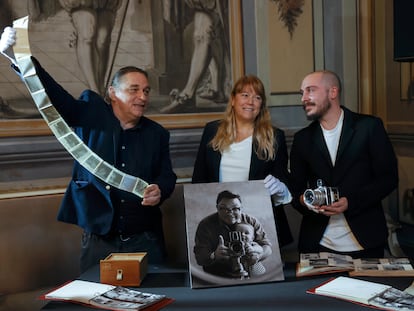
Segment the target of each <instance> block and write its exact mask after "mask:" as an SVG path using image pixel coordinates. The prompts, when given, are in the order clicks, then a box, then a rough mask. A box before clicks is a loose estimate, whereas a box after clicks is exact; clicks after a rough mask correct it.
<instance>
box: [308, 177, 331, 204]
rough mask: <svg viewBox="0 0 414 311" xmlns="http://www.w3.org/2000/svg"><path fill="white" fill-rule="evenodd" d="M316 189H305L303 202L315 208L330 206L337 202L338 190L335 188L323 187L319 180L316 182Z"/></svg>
mask: <svg viewBox="0 0 414 311" xmlns="http://www.w3.org/2000/svg"><path fill="white" fill-rule="evenodd" d="M316 185H317V188H316V189H313V190H312V189H306V190H305V192H304V193H303V200H304V201H305V202H306V203H308V204H310V205H315V206H320V205H331V204H332V203H333V202H336V201H338V200H339V190H338V188H335V187H325V186H324V185H323V182H322V180H321V179H318V180H317V182H316Z"/></svg>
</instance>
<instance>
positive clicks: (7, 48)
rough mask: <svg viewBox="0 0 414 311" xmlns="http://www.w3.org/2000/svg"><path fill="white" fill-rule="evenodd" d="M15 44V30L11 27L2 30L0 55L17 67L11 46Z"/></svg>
mask: <svg viewBox="0 0 414 311" xmlns="http://www.w3.org/2000/svg"><path fill="white" fill-rule="evenodd" d="M15 43H16V29H14V28H12V27H6V28H4V31H3V33H2V34H1V39H0V53H1V54H3V55H4V56H6V57H7V58H8V59H9V60H10V61H11V62H12V63H13V64H15V65H16V66H17V61H16V57H15V56H14V52H13V45H14V44H15Z"/></svg>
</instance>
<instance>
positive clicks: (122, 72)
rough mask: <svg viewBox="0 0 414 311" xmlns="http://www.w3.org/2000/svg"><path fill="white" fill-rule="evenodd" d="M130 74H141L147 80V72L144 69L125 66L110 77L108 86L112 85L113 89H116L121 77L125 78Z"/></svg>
mask: <svg viewBox="0 0 414 311" xmlns="http://www.w3.org/2000/svg"><path fill="white" fill-rule="evenodd" d="M130 72H139V73H142V74H143V75H144V76H145V77H146V78H147V79H148V72H146V71H145V70H144V69H141V68H138V67H135V66H126V67H122V68H121V69H119V70H118V71H117V72H115V74H114V75H113V77H112V80H111V83H110V84H109V85H112V86H114V87H117V86H118V85H119V83H120V81H121V79H122V77H123V76H125V75H126V74H127V73H130Z"/></svg>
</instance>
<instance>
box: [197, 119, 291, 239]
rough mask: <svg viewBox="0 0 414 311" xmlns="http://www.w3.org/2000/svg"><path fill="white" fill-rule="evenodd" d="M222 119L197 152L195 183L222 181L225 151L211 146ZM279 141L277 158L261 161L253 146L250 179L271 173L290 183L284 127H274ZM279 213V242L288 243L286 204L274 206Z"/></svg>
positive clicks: (207, 130)
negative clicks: (220, 171)
mask: <svg viewBox="0 0 414 311" xmlns="http://www.w3.org/2000/svg"><path fill="white" fill-rule="evenodd" d="M219 122H220V121H218V120H216V121H212V122H209V123H207V124H206V126H205V127H204V131H203V134H202V137H201V142H200V146H199V149H198V152H197V157H196V161H195V164H194V171H193V177H192V182H193V183H209V182H218V181H219V170H220V161H221V153H220V152H218V151H214V150H213V148H212V147H211V146H210V145H209V142H210V141H211V140H212V139H213V137H214V136H215V134H216V133H217V129H218V125H219ZM274 133H275V141H274V148H275V150H276V157H275V159H274V160H271V161H265V160H260V159H259V158H258V157H257V155H256V152H255V146H252V155H251V160H250V169H249V180H260V179H264V178H265V177H266V176H267V175H268V174H272V175H273V176H275V177H277V178H279V179H280V180H281V181H283V182H284V183H286V184H287V181H288V170H287V164H288V154H287V147H286V139H285V134H284V132H283V131H282V130H281V129H276V128H274ZM273 212H274V215H275V221H276V228H277V232H278V238H279V244H280V246H284V245H286V244H289V243H290V242H292V241H293V238H292V234H291V232H290V227H289V224H288V220H287V217H286V213H285V210H284V209H283V206H278V207H274V208H273Z"/></svg>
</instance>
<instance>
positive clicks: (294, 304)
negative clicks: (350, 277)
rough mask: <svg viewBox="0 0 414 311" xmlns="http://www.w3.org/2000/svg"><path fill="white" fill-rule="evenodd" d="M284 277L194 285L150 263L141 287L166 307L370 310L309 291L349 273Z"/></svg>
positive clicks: (64, 308) (64, 310)
mask: <svg viewBox="0 0 414 311" xmlns="http://www.w3.org/2000/svg"><path fill="white" fill-rule="evenodd" d="M284 274H285V280H284V281H279V282H272V283H260V284H248V285H240V286H225V287H216V288H201V289H200V288H199V289H191V287H190V280H189V274H188V270H187V269H186V268H185V267H162V266H150V267H149V271H148V274H147V276H146V277H145V279H144V280H143V282H142V283H141V286H140V287H139V290H140V291H142V292H150V293H157V294H164V295H166V296H167V297H170V298H173V299H175V301H174V302H173V303H172V304H170V305H168V306H166V307H164V308H163V309H162V310H165V311H174V310H175V311H177V310H180V311H182V310H184V311H192V310H197V311H200V310H202V311H210V310H214V311H220V310H225V311H232V310H237V311H244V310H246V311H247V310H248V311H252V310H258V311H262V310H263V311H267V310H269V311H270V310H272V311H274V310H283V311H299V310H300V311H303V310H307V311H310V310H318V311H323V310H329V311H331V310H335V311H341V310H347V311H353V310H365V311H366V310H370V308H367V307H365V306H362V305H358V304H354V303H351V302H348V301H342V300H339V299H335V298H330V297H323V296H319V295H312V294H308V293H306V290H307V289H309V288H312V287H315V286H317V285H319V284H321V283H323V282H324V281H326V280H328V279H330V278H331V277H333V276H338V275H346V274H329V275H320V276H313V277H305V278H296V276H295V266H294V264H287V265H285V267H284ZM79 279H82V280H87V281H93V282H99V266H96V267H93V268H92V269H90V270H88V271H87V272H86V273H84V274H82V275H81V276H80V277H79ZM361 279H365V280H368V281H372V282H378V283H384V284H389V285H392V286H394V287H395V288H398V289H405V288H406V287H408V286H409V285H410V284H411V283H412V281H413V279H412V278H409V277H407V278H400V277H398V278H373V277H371V278H367V277H364V278H362V277H361ZM42 310H60V311H72V310H73V311H82V310H85V311H86V310H97V309H96V308H88V307H85V306H81V305H76V304H72V303H66V302H56V301H51V302H48V303H47V304H46V305H45V306H44V307H43V308H42Z"/></svg>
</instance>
